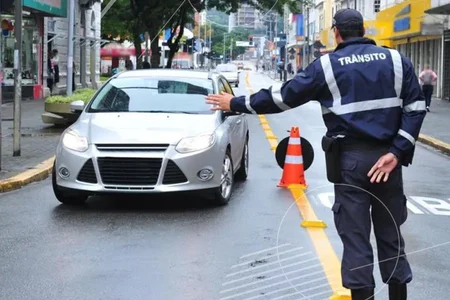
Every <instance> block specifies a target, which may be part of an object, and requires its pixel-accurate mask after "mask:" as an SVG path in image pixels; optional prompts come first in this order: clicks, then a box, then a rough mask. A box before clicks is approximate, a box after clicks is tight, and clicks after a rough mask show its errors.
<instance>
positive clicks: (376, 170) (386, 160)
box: [367, 153, 398, 183]
mask: <svg viewBox="0 0 450 300" xmlns="http://www.w3.org/2000/svg"><path fill="white" fill-rule="evenodd" d="M397 164H398V160H397V157H395V155H394V154H392V153H388V154H385V155H383V156H382V157H380V159H379V160H378V161H377V162H376V163H375V164H374V165H373V167H372V169H370V171H369V173H368V174H367V176H368V177H371V178H370V182H371V183H374V182H377V183H380V181H381V179H383V182H386V181H388V179H389V174H390V173H391V172H392V170H394V168H395V167H396V166H397Z"/></svg>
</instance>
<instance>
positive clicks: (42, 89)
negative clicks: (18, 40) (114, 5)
mask: <svg viewBox="0 0 450 300" xmlns="http://www.w3.org/2000/svg"><path fill="white" fill-rule="evenodd" d="M67 14H68V5H67V0H61V1H57V2H55V3H53V2H49V1H45V0H24V1H23V24H22V32H23V33H22V36H23V41H22V99H23V100H29V99H40V98H43V97H46V96H48V95H49V94H50V93H49V89H48V87H47V77H48V72H47V70H48V68H47V61H48V60H47V58H48V54H49V52H51V50H53V49H57V50H58V52H59V77H60V78H59V79H60V80H59V83H58V84H57V91H56V92H58V91H59V92H60V93H63V92H65V91H66V77H67V49H68V40H67V33H68V25H67V24H68V19H67ZM14 16H15V12H14V6H13V2H12V1H11V3H9V2H8V1H6V2H5V4H4V3H3V1H2V11H1V21H2V35H1V37H0V39H1V47H0V61H1V62H3V80H2V99H3V102H12V101H13V99H14V75H13V67H14V47H15V36H14V27H15V24H14V23H15V22H14ZM75 16H76V18H75V30H74V34H75V41H74V63H75V70H76V77H75V83H76V85H77V87H91V86H92V87H96V86H98V85H99V83H100V43H101V40H100V30H101V28H100V17H101V3H100V2H99V1H95V2H92V1H86V0H76V1H75ZM3 28H4V29H3Z"/></svg>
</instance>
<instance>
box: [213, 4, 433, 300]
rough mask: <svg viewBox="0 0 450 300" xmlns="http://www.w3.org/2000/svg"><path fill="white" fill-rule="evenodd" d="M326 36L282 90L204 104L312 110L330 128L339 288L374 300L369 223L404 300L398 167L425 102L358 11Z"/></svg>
mask: <svg viewBox="0 0 450 300" xmlns="http://www.w3.org/2000/svg"><path fill="white" fill-rule="evenodd" d="M332 30H333V31H334V36H335V39H336V43H337V45H338V46H337V47H336V49H335V51H334V52H332V53H330V54H325V55H323V56H321V57H320V58H318V59H317V60H315V61H313V62H312V63H311V64H309V65H308V66H307V67H306V68H305V69H304V70H303V72H301V73H300V74H298V75H297V76H295V77H294V78H293V79H291V80H289V81H288V82H286V83H284V84H276V85H274V86H271V87H269V88H268V89H261V90H260V91H259V92H257V93H255V94H252V95H250V96H241V97H234V96H233V95H230V94H226V93H221V94H219V95H209V96H207V97H206V103H208V104H213V105H214V107H213V108H212V110H224V111H235V112H243V113H253V114H271V113H280V112H283V111H286V110H290V109H293V108H295V107H298V106H300V105H303V104H305V103H307V102H309V101H311V100H316V101H318V102H319V103H320V104H321V106H322V114H323V120H324V122H325V125H326V127H327V129H328V130H327V133H326V136H324V137H323V139H322V148H323V150H324V151H325V159H326V167H327V177H328V180H329V181H330V182H332V183H334V194H335V203H334V204H333V207H332V211H333V214H334V220H335V226H336V229H337V232H338V234H339V236H340V238H341V241H342V243H343V246H344V247H343V248H344V252H343V257H342V267H341V276H342V283H343V286H344V287H346V288H348V289H350V290H351V294H352V300H368V299H373V298H374V289H375V280H374V278H373V263H374V258H373V249H372V245H371V243H370V233H371V225H372V224H371V221H372V222H373V226H374V233H375V237H376V241H377V246H378V262H379V268H380V273H381V277H382V280H383V282H384V283H385V284H388V285H389V299H390V300H406V299H407V284H408V283H409V282H411V280H412V272H411V268H410V265H409V263H408V260H407V258H406V254H405V242H404V240H403V237H402V234H401V231H400V226H401V225H402V224H403V223H404V222H405V221H406V218H407V207H406V201H407V200H406V197H405V194H404V191H403V178H402V165H403V166H408V165H410V164H411V163H412V158H413V154H414V149H415V148H414V145H415V142H416V140H417V138H418V135H419V132H420V128H421V126H422V123H423V119H424V117H425V115H426V111H425V99H424V96H423V93H422V90H421V87H420V85H419V80H418V79H417V76H416V74H415V69H414V67H413V65H412V64H411V61H410V60H408V59H407V58H406V57H404V56H403V55H402V54H400V53H399V52H398V51H397V50H394V49H386V48H383V47H378V46H377V45H376V43H375V42H374V41H373V40H371V39H367V38H364V35H365V29H364V20H363V17H362V15H361V14H360V13H359V12H358V11H357V10H354V9H342V10H339V11H338V12H336V14H335V16H334V19H333V26H332ZM368 82H372V83H374V84H371V85H368V84H367V83H368ZM380 86H381V87H383V88H380ZM299 117H301V115H299ZM372 195H373V196H372Z"/></svg>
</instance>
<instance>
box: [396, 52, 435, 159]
mask: <svg viewBox="0 0 450 300" xmlns="http://www.w3.org/2000/svg"><path fill="white" fill-rule="evenodd" d="M402 59H403V70H404V71H403V86H402V92H401V97H400V98H401V99H403V115H402V121H401V124H400V130H399V131H398V135H397V137H396V138H395V139H394V143H393V146H392V147H391V150H390V151H391V152H392V153H394V154H395V155H397V157H399V158H400V160H401V161H402V164H403V165H405V166H407V165H409V164H410V163H411V162H412V154H413V152H414V146H415V143H416V141H417V139H418V137H419V133H420V129H421V127H422V123H423V119H424V118H425V115H426V111H425V97H424V96H423V93H422V89H421V88H420V84H419V80H418V78H417V76H416V73H415V71H414V67H413V65H412V64H411V62H410V61H409V60H408V59H407V58H405V57H403V56H402Z"/></svg>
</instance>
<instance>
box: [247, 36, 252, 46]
mask: <svg viewBox="0 0 450 300" xmlns="http://www.w3.org/2000/svg"><path fill="white" fill-rule="evenodd" d="M248 43H249V44H250V46H253V36H249V37H248Z"/></svg>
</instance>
